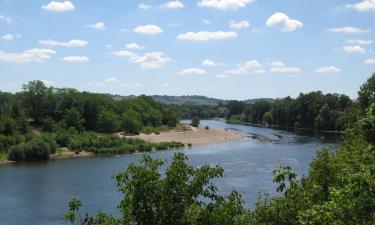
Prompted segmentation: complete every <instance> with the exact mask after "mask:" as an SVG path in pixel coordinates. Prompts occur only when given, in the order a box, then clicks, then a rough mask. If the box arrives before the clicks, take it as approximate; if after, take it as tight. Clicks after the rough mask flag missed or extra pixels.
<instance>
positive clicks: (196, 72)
mask: <svg viewBox="0 0 375 225" xmlns="http://www.w3.org/2000/svg"><path fill="white" fill-rule="evenodd" d="M206 73H207V72H206V71H205V70H202V69H199V68H189V69H185V70H182V71H180V72H179V74H181V75H187V76H190V75H204V74H206Z"/></svg>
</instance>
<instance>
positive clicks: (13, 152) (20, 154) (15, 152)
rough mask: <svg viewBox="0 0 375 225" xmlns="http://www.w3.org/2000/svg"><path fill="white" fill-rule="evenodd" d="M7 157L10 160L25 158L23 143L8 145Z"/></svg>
mask: <svg viewBox="0 0 375 225" xmlns="http://www.w3.org/2000/svg"><path fill="white" fill-rule="evenodd" d="M8 159H9V160H12V161H20V160H25V144H19V145H14V146H12V147H10V148H9V154H8Z"/></svg>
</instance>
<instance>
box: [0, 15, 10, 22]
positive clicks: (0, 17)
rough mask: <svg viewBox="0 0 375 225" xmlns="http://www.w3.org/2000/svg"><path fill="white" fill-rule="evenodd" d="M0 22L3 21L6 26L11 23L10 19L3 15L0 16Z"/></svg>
mask: <svg viewBox="0 0 375 225" xmlns="http://www.w3.org/2000/svg"><path fill="white" fill-rule="evenodd" d="M0 20H1V21H4V22H5V23H7V24H11V23H12V22H13V20H12V18H10V17H7V16H4V15H0Z"/></svg>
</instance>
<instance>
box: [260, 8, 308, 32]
mask: <svg viewBox="0 0 375 225" xmlns="http://www.w3.org/2000/svg"><path fill="white" fill-rule="evenodd" d="M266 25H267V26H268V27H272V28H278V29H280V30H281V31H284V32H289V31H294V30H296V29H298V28H302V27H303V23H302V22H301V21H298V20H295V19H291V18H289V16H288V15H286V14H285V13H281V12H277V13H275V14H273V15H272V16H271V17H269V18H268V19H267V21H266Z"/></svg>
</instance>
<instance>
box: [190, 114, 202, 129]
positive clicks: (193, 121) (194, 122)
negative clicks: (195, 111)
mask: <svg viewBox="0 0 375 225" xmlns="http://www.w3.org/2000/svg"><path fill="white" fill-rule="evenodd" d="M199 122H200V121H199V117H198V116H193V118H191V125H192V126H193V127H198V126H199Z"/></svg>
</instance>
